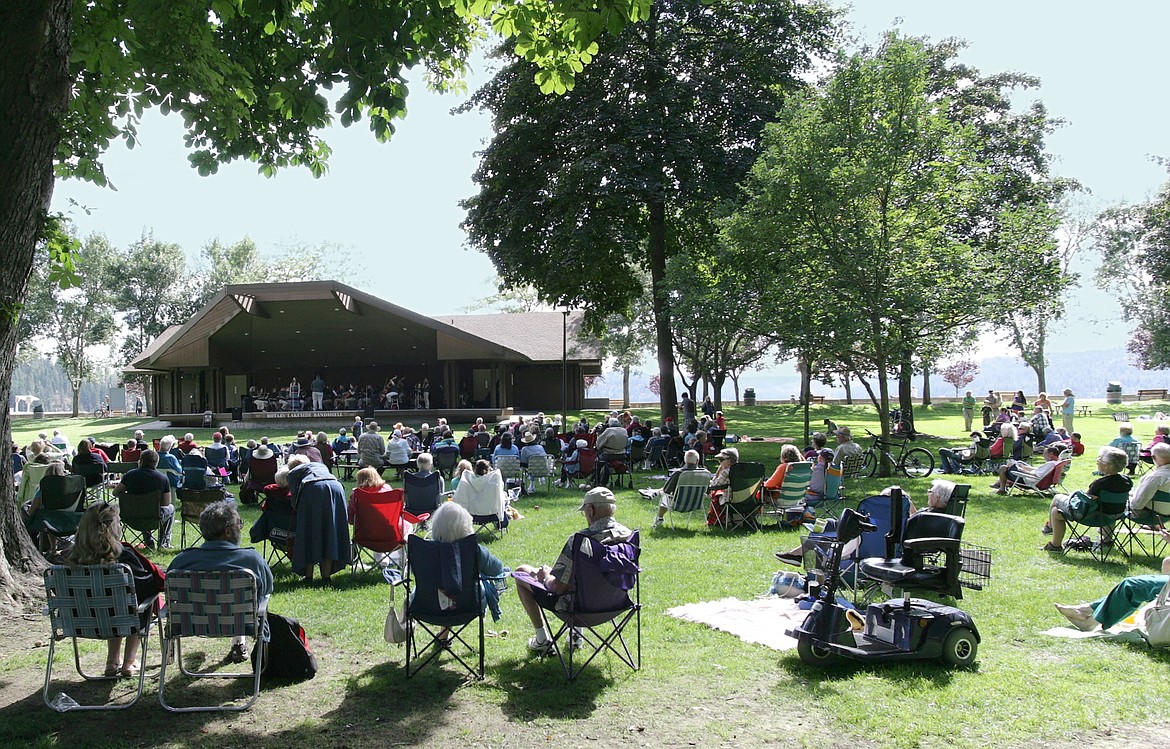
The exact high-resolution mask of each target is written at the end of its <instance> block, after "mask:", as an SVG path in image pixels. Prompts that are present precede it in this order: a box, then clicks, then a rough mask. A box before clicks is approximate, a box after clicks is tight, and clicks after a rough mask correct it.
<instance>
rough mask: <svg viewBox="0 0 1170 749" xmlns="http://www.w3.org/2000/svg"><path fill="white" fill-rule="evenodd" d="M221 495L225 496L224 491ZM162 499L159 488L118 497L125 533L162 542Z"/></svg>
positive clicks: (144, 539)
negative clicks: (151, 537) (150, 537)
mask: <svg viewBox="0 0 1170 749" xmlns="http://www.w3.org/2000/svg"><path fill="white" fill-rule="evenodd" d="M220 496H221V497H222V496H223V493H222V492H221V493H220ZM162 500H163V493H162V491H160V490H157V489H156V490H155V491H152V492H146V493H144V494H123V495H121V496H120V497H118V513H119V515H121V518H122V531H123V533H124V534H126V535H128V536H130V537H131V538H133V537H134V534H137V536H138V538H139V539H140V540H141V541H142V542H143V543H146V540H147V537H148V536H153V537H154V539H155V543H158V544H162V541H163V539H162V538H161V533H162V517H161V512H162ZM127 531H133V533H128V532H127Z"/></svg>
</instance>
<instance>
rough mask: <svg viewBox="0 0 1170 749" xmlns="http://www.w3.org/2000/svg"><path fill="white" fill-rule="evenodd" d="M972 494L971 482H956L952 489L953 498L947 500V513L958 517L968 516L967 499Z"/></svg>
mask: <svg viewBox="0 0 1170 749" xmlns="http://www.w3.org/2000/svg"><path fill="white" fill-rule="evenodd" d="M970 494H971V485H970V484H955V488H954V490H952V491H951V498H950V499H949V500H948V501H947V509H946V513H947V514H948V515H956V516H958V517H961V518H963V517H967V501H968V499H969V497H970Z"/></svg>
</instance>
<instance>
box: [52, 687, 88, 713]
mask: <svg viewBox="0 0 1170 749" xmlns="http://www.w3.org/2000/svg"><path fill="white" fill-rule="evenodd" d="M49 707H51V708H53V709H54V710H56V711H57V712H59V713H64V712H67V711H69V710H73V709H74V708H78V707H81V705H78V704H77V702H76V701H75V700H74V699H73V698H72V697H70V696H69V695H67V694H65V693H64V692H57V696H56V697H54V698H53V700H52V702H50V703H49Z"/></svg>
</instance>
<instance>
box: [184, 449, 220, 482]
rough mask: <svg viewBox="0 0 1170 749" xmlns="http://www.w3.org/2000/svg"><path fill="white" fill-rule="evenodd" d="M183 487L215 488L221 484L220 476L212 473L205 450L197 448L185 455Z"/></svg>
mask: <svg viewBox="0 0 1170 749" xmlns="http://www.w3.org/2000/svg"><path fill="white" fill-rule="evenodd" d="M181 462H182V465H183V488H184V489H214V488H216V487H218V486H220V482H219V477H218V476H216V475H215V474H214V473H212V471H211V468H210V467H209V466H208V464H207V458H205V457H203V451H202V450H200V449H199V448H195V449H194V450H192V451H191V452H189V453H187V454H186V455H184V456H183V460H182V461H181Z"/></svg>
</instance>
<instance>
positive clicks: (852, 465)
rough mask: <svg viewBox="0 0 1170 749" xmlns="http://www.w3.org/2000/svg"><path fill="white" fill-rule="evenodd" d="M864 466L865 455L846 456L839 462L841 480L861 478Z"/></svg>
mask: <svg viewBox="0 0 1170 749" xmlns="http://www.w3.org/2000/svg"><path fill="white" fill-rule="evenodd" d="M864 465H865V454H864V453H862V454H860V455H846V456H845V459H844V460H842V461H841V478H843V479H859V478H862V475H861V469H862V467H863V466H864Z"/></svg>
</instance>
